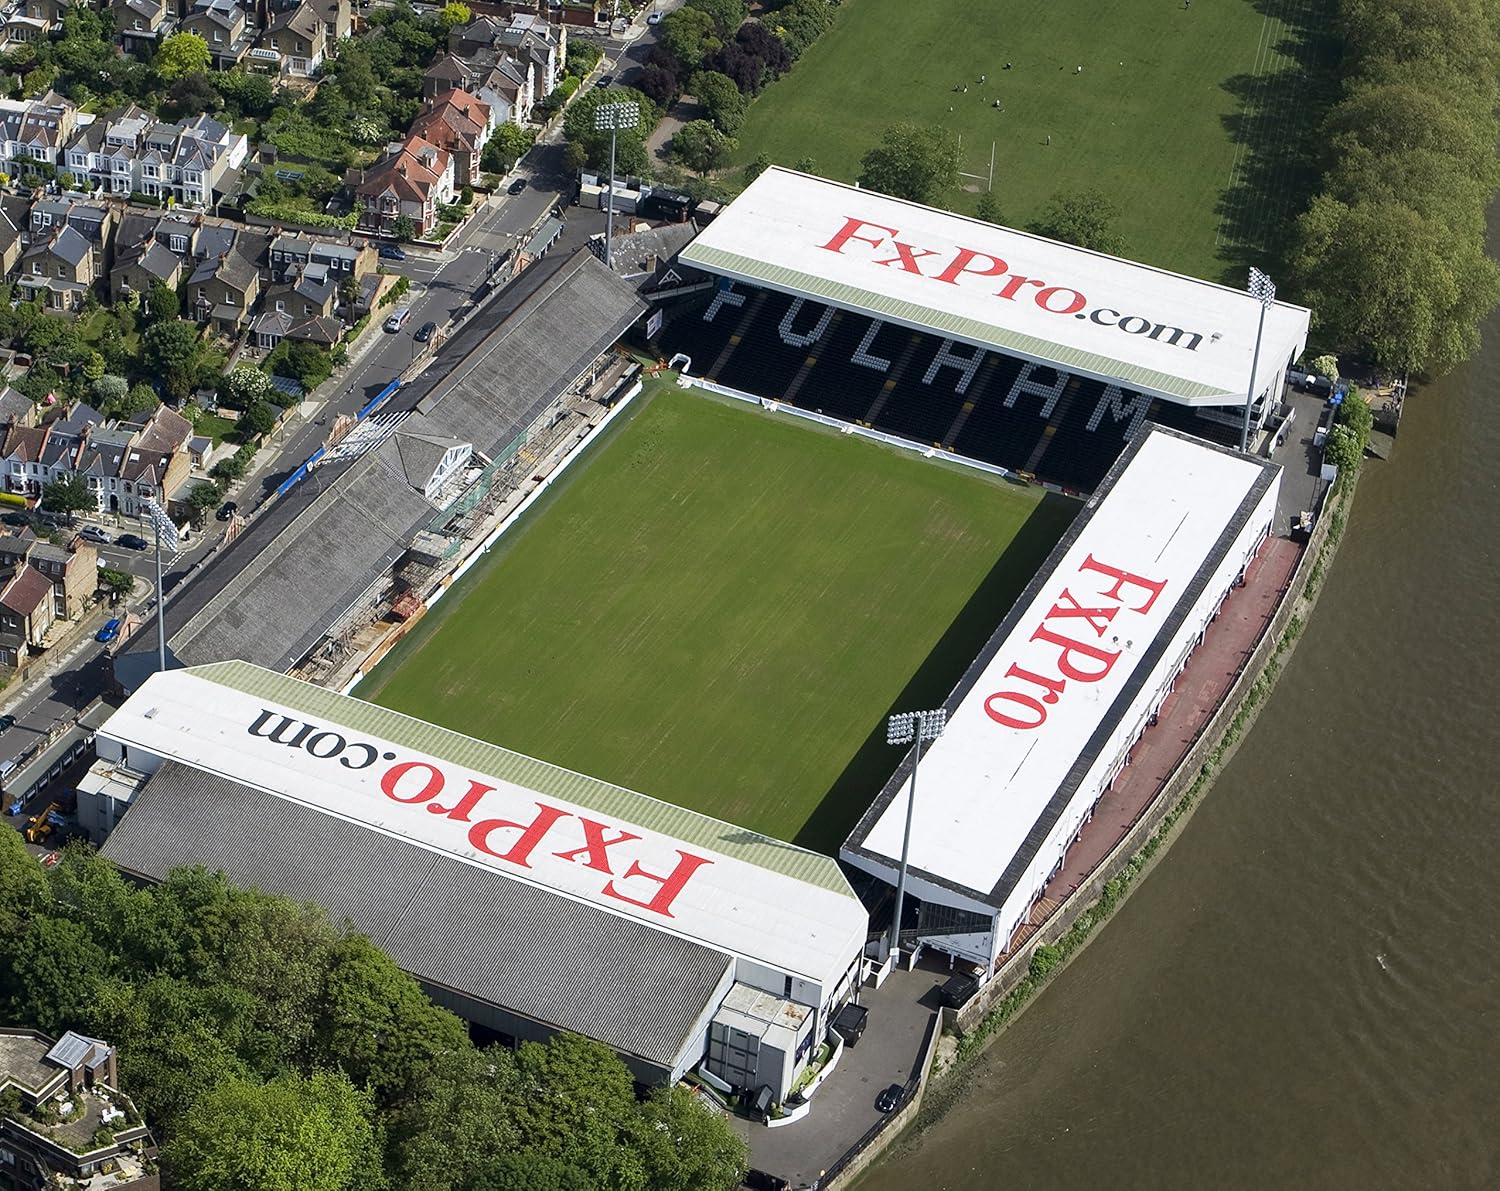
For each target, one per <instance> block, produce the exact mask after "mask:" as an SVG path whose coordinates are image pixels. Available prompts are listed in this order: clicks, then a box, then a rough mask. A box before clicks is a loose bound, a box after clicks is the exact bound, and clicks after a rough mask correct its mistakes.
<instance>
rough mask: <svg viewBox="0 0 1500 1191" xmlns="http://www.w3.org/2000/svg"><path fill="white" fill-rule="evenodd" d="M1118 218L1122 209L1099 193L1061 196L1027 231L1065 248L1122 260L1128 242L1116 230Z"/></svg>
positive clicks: (1055, 199)
mask: <svg viewBox="0 0 1500 1191" xmlns="http://www.w3.org/2000/svg"><path fill="white" fill-rule="evenodd" d="M1119 217H1120V211H1119V208H1117V207H1116V206H1115V205H1114V204H1113V203H1112V202H1110V201H1109V199H1107V198H1105V196H1104V195H1103V194H1102V193H1100V192H1099V191H1097V190H1081V191H1078V192H1077V193H1076V194H1065V193H1059V194H1054V195H1053V196H1052V201H1051V202H1049V203H1048V204H1047V206H1046V208H1045V209H1044V210H1043V211H1042V213H1041V215H1040V216H1038V217H1037V218H1036V219H1033V220H1032V221H1031V222H1030V223H1029V224H1027V225H1026V230H1027V231H1029V232H1032V233H1034V234H1035V235H1038V236H1046V237H1047V238H1048V239H1050V240H1060V241H1062V243H1064V244H1074V245H1077V246H1078V247H1079V248H1088V249H1092V250H1093V251H1094V252H1107V253H1109V254H1110V255H1111V256H1120V255H1122V254H1123V253H1124V252H1125V241H1124V239H1123V238H1122V237H1121V236H1120V235H1119V234H1118V233H1117V232H1116V231H1115V230H1114V225H1115V220H1117V219H1119Z"/></svg>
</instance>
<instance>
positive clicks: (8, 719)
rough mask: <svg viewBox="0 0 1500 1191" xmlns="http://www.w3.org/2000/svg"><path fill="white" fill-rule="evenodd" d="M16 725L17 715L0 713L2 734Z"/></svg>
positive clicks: (0, 734) (0, 732)
mask: <svg viewBox="0 0 1500 1191" xmlns="http://www.w3.org/2000/svg"><path fill="white" fill-rule="evenodd" d="M15 726H16V717H15V716H13V715H0V736H3V735H4V734H5V733H7V732H9V731H10V730H11V729H12V728H14V727H15Z"/></svg>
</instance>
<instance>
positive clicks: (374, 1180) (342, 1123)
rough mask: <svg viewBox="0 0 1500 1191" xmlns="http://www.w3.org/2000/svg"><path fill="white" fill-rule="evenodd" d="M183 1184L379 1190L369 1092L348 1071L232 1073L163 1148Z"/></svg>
mask: <svg viewBox="0 0 1500 1191" xmlns="http://www.w3.org/2000/svg"><path fill="white" fill-rule="evenodd" d="M162 1163H163V1165H164V1167H165V1169H166V1170H167V1171H168V1172H169V1173H170V1176H171V1182H172V1185H173V1186H174V1187H180V1188H182V1189H183V1191H243V1189H244V1188H246V1187H255V1188H257V1189H258V1191H356V1189H358V1191H367V1189H368V1191H376V1189H379V1188H384V1187H386V1186H387V1183H386V1180H385V1176H384V1173H383V1172H382V1170H381V1165H380V1154H379V1146H378V1137H377V1133H376V1130H375V1125H374V1122H373V1120H372V1109H371V1106H370V1100H369V1097H368V1095H367V1094H365V1093H362V1092H360V1091H358V1090H356V1089H355V1087H354V1085H353V1084H351V1083H350V1082H349V1077H348V1076H346V1075H344V1074H343V1073H342V1072H329V1071H316V1072H314V1073H313V1074H312V1075H310V1076H302V1075H298V1074H295V1073H288V1074H284V1075H279V1076H277V1077H276V1078H275V1079H272V1080H270V1081H269V1082H267V1083H263V1084H261V1083H255V1082H254V1081H252V1080H248V1079H243V1078H231V1079H226V1080H225V1081H224V1082H223V1083H222V1084H220V1085H219V1086H218V1087H215V1088H212V1089H211V1090H209V1091H208V1092H207V1093H205V1094H204V1095H203V1096H202V1097H200V1098H199V1099H198V1100H197V1101H196V1102H195V1103H193V1104H192V1105H191V1107H189V1108H188V1110H187V1111H186V1112H185V1113H184V1114H183V1115H182V1117H181V1119H180V1120H179V1121H178V1122H177V1126H176V1128H175V1129H174V1130H173V1133H172V1136H171V1138H170V1140H169V1141H168V1142H167V1145H166V1147H165V1149H164V1150H163V1151H162Z"/></svg>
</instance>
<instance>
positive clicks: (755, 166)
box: [740, 153, 771, 186]
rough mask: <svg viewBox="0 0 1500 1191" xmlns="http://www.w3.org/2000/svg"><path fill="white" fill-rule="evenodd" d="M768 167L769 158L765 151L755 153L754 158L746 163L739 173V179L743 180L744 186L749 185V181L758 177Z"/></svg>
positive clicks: (769, 166)
mask: <svg viewBox="0 0 1500 1191" xmlns="http://www.w3.org/2000/svg"><path fill="white" fill-rule="evenodd" d="M770 168H771V158H770V157H769V156H768V155H767V154H765V153H757V154H756V155H755V160H754V161H752V162H751V163H750V164H749V165H747V166H746V167H745V168H744V170H743V171H742V172H741V173H740V181H741V182H743V183H744V184H745V185H746V186H749V185H750V183H752V182H754V181H755V179H757V178H759V177H760V176H761V175H762V174H763V173H765V172H766V171H767V170H768V169H770Z"/></svg>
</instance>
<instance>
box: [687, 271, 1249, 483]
mask: <svg viewBox="0 0 1500 1191" xmlns="http://www.w3.org/2000/svg"><path fill="white" fill-rule="evenodd" d="M658 346H659V351H660V352H661V353H662V354H664V355H670V354H673V353H677V352H681V353H683V354H685V355H688V356H690V357H691V358H692V367H691V371H692V372H693V374H694V375H698V376H703V377H705V378H707V379H708V380H712V381H715V382H717V383H719V384H723V385H727V386H729V387H730V388H734V389H740V390H743V391H745V392H748V393H753V394H755V395H757V396H760V397H765V398H768V399H772V400H777V401H784V402H787V403H788V404H791V405H796V406H800V407H802V408H804V409H810V410H816V411H818V412H820V413H823V414H827V415H829V416H830V417H835V418H840V419H842V420H845V421H850V422H858V423H861V424H864V425H869V426H874V427H875V428H877V429H879V430H883V431H887V432H889V433H891V434H897V435H900V436H902V437H903V438H908V439H911V440H913V441H915V442H921V443H932V444H934V445H937V446H942V447H945V448H947V449H948V450H952V451H956V452H958V453H959V454H962V455H968V456H970V457H971V458H974V459H980V460H983V461H985V462H987V463H994V464H998V465H1000V466H1001V467H1005V468H1009V469H1010V470H1012V471H1016V472H1022V473H1025V474H1028V475H1033V476H1036V477H1037V478H1039V479H1042V480H1047V481H1050V482H1052V483H1055V484H1057V485H1059V486H1061V487H1063V488H1067V489H1070V490H1073V491H1079V492H1089V491H1092V490H1093V489H1094V488H1095V487H1097V486H1098V484H1099V483H1100V481H1101V480H1102V479H1103V478H1104V476H1105V474H1106V473H1107V472H1108V471H1109V469H1110V467H1111V466H1112V465H1113V463H1114V461H1115V460H1116V459H1117V458H1119V455H1120V452H1121V451H1122V450H1124V448H1125V445H1126V444H1127V443H1128V442H1129V441H1130V440H1131V438H1133V437H1134V436H1135V435H1137V434H1139V433H1140V431H1141V430H1142V428H1143V427H1144V426H1145V425H1146V423H1147V422H1148V421H1153V422H1158V423H1160V424H1162V425H1165V426H1170V427H1172V428H1173V429H1178V430H1182V431H1184V432H1186V433H1190V434H1193V435H1196V436H1197V437H1200V438H1205V439H1208V440H1209V441H1212V442H1218V443H1222V444H1226V445H1227V444H1232V443H1233V442H1234V441H1236V435H1237V429H1236V428H1235V427H1233V426H1231V425H1229V424H1228V420H1226V419H1223V418H1222V416H1221V417H1220V418H1219V419H1214V418H1212V417H1211V416H1210V417H1206V416H1203V415H1201V414H1199V413H1198V412H1196V411H1195V410H1194V409H1192V408H1190V407H1187V406H1178V405H1174V404H1172V403H1171V402H1167V401H1162V400H1160V399H1156V398H1151V397H1146V396H1143V395H1142V394H1139V393H1135V392H1131V391H1129V390H1124V389H1119V388H1116V387H1114V386H1108V385H1106V384H1105V383H1104V382H1102V381H1098V380H1094V379H1091V378H1084V377H1078V376H1070V375H1069V374H1067V373H1064V372H1061V371H1058V370H1054V369H1050V368H1047V367H1044V366H1041V365H1035V364H1030V363H1028V362H1027V361H1024V360H1020V359H1017V358H1016V357H1013V356H1007V355H1004V354H1001V353H999V352H994V351H986V350H983V349H979V348H975V347H972V346H970V345H968V344H964V343H955V342H953V341H951V340H945V339H942V338H941V337H939V336H936V335H928V334H922V333H919V332H916V331H911V330H907V329H906V328H904V327H899V326H896V325H894V324H890V323H882V322H878V321H876V320H872V319H870V318H868V317H865V316H863V315H859V314H855V313H852V312H850V311H847V310H841V309H838V308H836V307H832V306H828V305H824V304H822V303H819V302H814V301H811V300H807V299H802V298H795V297H793V296H791V295H790V294H785V293H779V292H774V291H771V290H765V289H757V288H755V287H752V286H749V285H746V284H744V283H741V282H722V283H721V284H720V286H719V288H718V289H717V290H715V291H714V292H712V293H709V294H698V295H695V296H694V297H693V298H691V299H688V300H685V301H682V302H679V303H676V304H673V305H670V306H668V307H667V308H666V310H665V318H664V320H663V327H662V330H661V332H660V334H659V338H658ZM1213 412H1214V413H1217V412H1218V411H1213Z"/></svg>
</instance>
